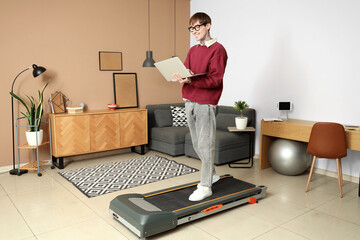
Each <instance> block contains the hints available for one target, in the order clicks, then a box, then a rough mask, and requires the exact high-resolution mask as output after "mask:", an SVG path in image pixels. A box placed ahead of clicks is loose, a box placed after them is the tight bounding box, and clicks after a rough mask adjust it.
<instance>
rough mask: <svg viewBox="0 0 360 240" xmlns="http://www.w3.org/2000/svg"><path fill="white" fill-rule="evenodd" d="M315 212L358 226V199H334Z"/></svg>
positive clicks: (346, 197)
mask: <svg viewBox="0 0 360 240" xmlns="http://www.w3.org/2000/svg"><path fill="white" fill-rule="evenodd" d="M316 210H318V211H320V212H323V213H326V214H329V215H331V216H334V217H337V218H341V219H343V220H346V221H349V222H352V223H356V224H358V225H360V198H358V199H356V198H353V197H350V196H344V197H343V198H335V199H333V200H331V201H329V202H327V203H325V204H323V205H321V206H320V207H318V208H316Z"/></svg>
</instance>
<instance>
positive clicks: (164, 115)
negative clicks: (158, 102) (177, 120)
mask: <svg viewBox="0 0 360 240" xmlns="http://www.w3.org/2000/svg"><path fill="white" fill-rule="evenodd" d="M154 117H155V122H156V126H158V127H171V126H172V122H173V119H172V116H171V111H170V109H169V110H166V109H156V110H155V111H154Z"/></svg>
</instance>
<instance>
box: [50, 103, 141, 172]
mask: <svg viewBox="0 0 360 240" xmlns="http://www.w3.org/2000/svg"><path fill="white" fill-rule="evenodd" d="M49 117H50V119H51V132H52V135H51V139H52V152H53V154H52V155H53V161H54V165H55V166H57V167H58V168H64V162H63V157H67V156H74V155H80V154H88V153H95V152H102V151H108V150H114V149H120V148H127V147H131V150H132V151H134V150H135V146H141V154H144V147H145V145H146V144H147V143H148V136H147V132H148V131H147V110H146V109H142V108H128V109H116V110H94V111H86V112H83V113H76V114H70V113H61V114H49ZM58 159H59V162H58V161H57V160H58Z"/></svg>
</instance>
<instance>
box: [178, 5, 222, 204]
mask: <svg viewBox="0 0 360 240" xmlns="http://www.w3.org/2000/svg"><path fill="white" fill-rule="evenodd" d="M189 25H190V27H189V28H188V29H189V31H190V32H191V33H192V34H193V36H194V37H195V39H196V40H197V41H199V42H200V44H198V45H195V46H193V47H192V48H191V49H190V50H189V52H188V55H187V57H186V60H185V63H184V65H185V66H186V68H188V69H189V71H190V73H191V74H198V73H205V72H206V73H207V74H206V75H202V76H197V77H191V78H185V79H182V78H181V76H180V75H179V74H176V73H174V74H173V81H174V82H179V83H181V84H183V87H182V96H183V98H184V100H185V110H186V115H187V120H188V125H189V129H190V134H191V139H192V143H193V147H194V149H195V151H196V153H197V154H198V156H199V157H200V160H201V179H200V184H199V185H198V187H197V189H196V190H195V191H194V192H193V193H192V194H191V195H190V197H189V200H190V201H200V200H203V199H204V198H207V197H209V196H211V195H212V190H211V187H212V184H213V183H214V182H216V181H218V180H219V176H218V175H216V172H215V168H214V155H215V134H216V121H215V109H216V105H217V104H218V102H219V99H220V96H221V93H222V89H223V76H224V72H225V67H226V62H227V54H226V50H225V48H224V47H223V46H222V45H221V44H220V43H218V42H217V41H216V39H215V38H211V36H210V28H211V18H210V17H209V16H208V15H207V14H206V13H203V12H198V13H195V14H194V15H193V16H192V17H191V18H190V20H189Z"/></svg>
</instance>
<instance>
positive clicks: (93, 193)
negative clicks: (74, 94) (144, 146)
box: [59, 156, 198, 198]
mask: <svg viewBox="0 0 360 240" xmlns="http://www.w3.org/2000/svg"><path fill="white" fill-rule="evenodd" d="M197 171H198V170H197V169H195V168H191V167H189V166H186V165H184V164H180V163H177V162H175V161H173V160H169V159H166V158H164V157H159V156H149V157H144V158H139V159H132V160H128V161H123V162H111V163H106V164H102V165H98V166H93V167H88V168H80V169H75V170H68V171H63V172H59V174H60V175H61V176H62V177H64V178H65V179H66V180H68V181H69V182H71V183H72V184H73V185H74V186H75V187H76V188H78V189H79V190H80V191H81V192H82V193H84V194H85V195H86V196H87V197H89V198H91V197H97V196H100V195H103V194H106V193H112V192H115V191H119V190H122V189H127V188H132V187H136V186H139V185H143V184H147V183H152V182H156V181H160V180H163V179H169V178H173V177H177V176H181V175H185V174H189V173H193V172H197Z"/></svg>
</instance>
